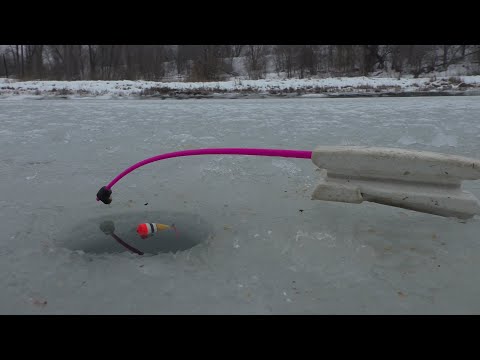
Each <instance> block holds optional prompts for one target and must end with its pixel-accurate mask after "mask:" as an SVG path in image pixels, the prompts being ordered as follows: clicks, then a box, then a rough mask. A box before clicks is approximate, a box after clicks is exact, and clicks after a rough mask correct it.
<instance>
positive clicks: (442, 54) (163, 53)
mask: <svg viewBox="0 0 480 360" xmlns="http://www.w3.org/2000/svg"><path fill="white" fill-rule="evenodd" d="M0 60H1V61H0V63H1V64H0V77H14V78H17V79H21V80H152V81H171V80H175V79H179V80H184V81H218V80H224V79H227V78H231V77H237V76H245V77H247V78H249V79H262V78H264V77H265V76H266V74H267V72H276V73H277V74H278V75H280V76H282V77H286V78H306V77H317V76H320V77H322V76H361V75H364V76H368V75H374V74H376V73H379V72H383V71H384V72H388V73H395V74H396V76H402V75H403V74H411V75H413V76H414V77H418V76H421V75H425V74H428V73H430V72H432V71H444V70H447V69H448V68H449V66H451V65H453V64H461V63H463V62H469V63H470V64H474V65H475V64H476V66H477V68H478V65H479V64H480V45H8V46H6V47H4V48H3V50H2V52H1V59H0Z"/></svg>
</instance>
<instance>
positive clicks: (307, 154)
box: [97, 148, 312, 204]
mask: <svg viewBox="0 0 480 360" xmlns="http://www.w3.org/2000/svg"><path fill="white" fill-rule="evenodd" d="M196 155H251V156H273V157H286V158H297V159H311V158H312V151H307V150H283V149H261V148H207V149H193V150H183V151H175V152H171V153H166V154H161V155H157V156H153V157H151V158H148V159H145V160H142V161H140V162H138V163H136V164H134V165H132V166H130V167H129V168H127V169H125V170H124V171H122V172H121V173H120V174H118V175H117V176H116V177H115V178H114V179H113V180H112V181H111V182H110V183H109V184H108V185H107V186H103V187H102V188H101V189H100V190H99V191H98V193H97V201H102V202H103V203H104V204H110V203H111V202H112V197H111V195H112V190H111V189H112V187H113V186H114V185H115V184H116V183H117V182H118V181H120V179H122V178H123V177H124V176H125V175H127V174H129V173H131V172H132V171H134V170H136V169H138V168H139V167H142V166H144V165H147V164H150V163H152V162H155V161H160V160H165V159H170V158H175V157H182V156H196Z"/></svg>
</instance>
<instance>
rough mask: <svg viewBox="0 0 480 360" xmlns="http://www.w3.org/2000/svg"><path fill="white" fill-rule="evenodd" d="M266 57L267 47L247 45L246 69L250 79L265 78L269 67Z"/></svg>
mask: <svg viewBox="0 0 480 360" xmlns="http://www.w3.org/2000/svg"><path fill="white" fill-rule="evenodd" d="M265 55H266V46H265V45H247V51H246V67H247V72H248V76H249V77H250V79H254V80H255V79H260V78H263V77H265V72H266V65H267V62H266V58H265Z"/></svg>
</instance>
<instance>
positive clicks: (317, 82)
mask: <svg viewBox="0 0 480 360" xmlns="http://www.w3.org/2000/svg"><path fill="white" fill-rule="evenodd" d="M457 79H458V81H457V82H454V83H451V82H449V81H450V78H448V77H444V78H442V77H438V78H436V79H432V78H431V77H429V78H418V79H414V78H402V79H395V78H381V77H340V78H325V79H264V80H232V81H215V82H195V83H189V82H152V81H128V80H122V81H18V82H16V81H12V80H9V79H0V97H1V98H10V97H17V98H19V99H22V100H23V99H29V98H35V97H37V98H38V97H45V96H63V97H68V98H91V97H95V98H99V99H108V98H112V97H114V98H118V97H120V98H124V97H138V96H140V95H141V94H142V91H145V90H148V89H151V88H154V89H155V88H156V89H162V88H164V89H166V90H165V91H166V92H171V91H177V92H184V93H185V92H187V91H194V90H198V91H200V90H202V91H207V92H209V93H214V92H216V91H217V92H227V93H239V92H255V93H260V94H271V93H272V92H275V91H278V92H282V93H285V92H287V93H290V92H296V91H299V90H300V91H304V92H307V94H306V96H312V95H313V96H315V95H316V96H319V95H318V93H331V92H335V93H352V92H363V93H368V92H370V93H372V92H375V91H376V92H384V93H385V92H399V91H401V92H414V91H419V90H429V91H435V92H438V91H442V90H459V84H460V83H464V84H469V85H473V86H474V87H480V76H479V75H477V76H459V77H458V78H457Z"/></svg>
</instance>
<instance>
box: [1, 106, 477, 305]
mask: <svg viewBox="0 0 480 360" xmlns="http://www.w3.org/2000/svg"><path fill="white" fill-rule="evenodd" d="M479 115H480V103H479V101H478V97H429V98H425V97H422V98H370V99H361V98H358V99H257V100H206V99H204V100H184V101H178V100H164V101H156V100H144V101H112V100H98V99H96V100H83V101H74V100H61V101H59V100H43V101H33V100H22V101H18V100H5V99H4V100H2V101H1V102H0V194H1V197H0V222H1V229H2V236H1V237H0V271H1V273H2V277H1V278H0V286H1V288H2V296H1V297H0V313H3V314H12V313H15V314H47V313H53V314H72V313H73V314H114V313H115V314H127V313H160V314H166V313H169V314H177V313H181V314H185V313H196V314H198V313H202V314H204V313H207V314H209V313H240V314H245V313H248V314H255V313H261V314H275V313H280V314H285V313H298V314H322V313H329V314H332V313H335V314H345V313H479V312H480V287H479V286H478V276H477V267H478V263H479V260H480V241H479V237H478V233H479V230H480V224H479V221H478V219H477V218H474V219H473V220H470V221H468V222H466V223H464V222H459V221H458V220H454V219H446V218H442V217H438V216H432V215H428V214H423V213H417V212H413V211H408V210H403V209H398V208H392V207H387V206H382V205H378V204H368V203H367V204H362V205H353V204H342V203H329V202H321V201H312V200H310V195H311V192H312V191H313V189H314V188H315V186H316V183H317V179H318V178H319V177H320V172H318V171H317V168H316V167H315V166H314V165H313V164H312V163H311V162H310V161H308V160H301V159H298V160H295V159H281V158H259V157H247V156H244V157H241V156H237V157H235V156H223V155H222V156H197V157H191V158H181V159H169V160H165V161H161V162H158V163H154V164H149V165H147V166H145V167H142V168H140V169H138V170H136V171H134V172H133V173H131V174H129V175H127V176H126V177H125V178H124V179H122V180H121V181H120V182H119V183H118V184H117V185H115V186H114V188H113V203H112V204H111V205H110V206H107V205H104V204H102V203H100V202H97V201H95V194H96V192H97V191H98V189H99V188H100V187H101V186H103V185H105V184H107V183H108V182H109V181H110V180H111V179H112V178H113V177H114V176H116V175H117V174H118V173H119V172H120V171H122V170H123V169H125V168H126V167H128V166H130V165H132V164H133V163H135V162H137V161H139V160H142V159H144V158H146V157H150V156H153V155H156V154H161V153H164V152H170V151H174V150H181V149H189V148H199V147H269V148H288V149H304V150H312V149H313V148H314V147H315V146H317V145H338V144H341V143H343V144H351V145H372V146H392V147H403V148H410V149H417V150H430V151H436V152H443V153H447V154H458V155H464V156H469V157H475V158H479V157H480V142H479V141H478V137H479V135H480V128H479V127H478V119H479V118H480V116H479ZM465 188H466V189H468V190H469V191H471V192H472V193H474V194H475V195H476V196H477V197H479V196H480V187H479V185H478V182H467V183H466V185H465ZM149 214H150V215H149ZM155 214H156V215H155ZM150 216H151V217H155V218H154V219H151V218H150ZM157 217H162V218H161V219H159V218H157ZM140 219H142V220H140ZM175 219H177V220H179V226H181V228H179V231H180V232H181V231H182V230H183V231H185V232H186V233H188V236H189V239H190V240H191V241H192V242H193V243H196V242H198V245H196V246H193V247H189V248H188V249H187V250H185V251H179V252H176V253H164V252H161V251H160V250H158V249H157V250H158V251H159V252H160V253H158V254H153V255H148V254H146V255H144V256H139V255H136V254H134V253H131V252H129V251H128V250H127V249H125V251H123V249H122V248H121V247H116V246H117V244H116V243H115V240H113V239H111V243H108V244H107V243H106V241H107V240H106V239H107V238H108V236H107V235H105V234H104V233H102V231H101V229H100V228H99V226H100V225H101V223H102V222H103V221H113V222H114V223H115V228H117V229H118V230H119V236H127V237H129V238H128V239H126V238H124V240H125V241H130V240H131V238H130V236H131V235H129V234H131V233H133V232H132V229H133V228H135V227H136V226H137V225H138V224H137V222H138V221H145V222H161V223H165V222H170V221H172V222H173V221H174V220H175ZM169 236H170V235H169ZM96 239H98V246H97V244H96V241H97V240H96ZM161 239H162V238H161V237H158V238H152V239H147V240H148V241H150V240H152V241H161ZM171 240H172V239H171V238H169V241H171ZM190 240H189V241H190ZM134 241H137V243H136V244H138V241H139V240H138V239H136V240H134ZM92 242H93V243H92ZM105 244H106V245H105ZM103 245H105V246H106V248H105V250H104V251H106V252H105V253H102V251H100V252H99V251H98V250H99V248H100V247H101V246H103ZM150 245H152V244H150ZM139 246H140V245H139ZM187 247H188V246H187ZM114 248H115V249H114ZM154 250H155V249H154ZM153 252H155V251H153Z"/></svg>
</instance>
